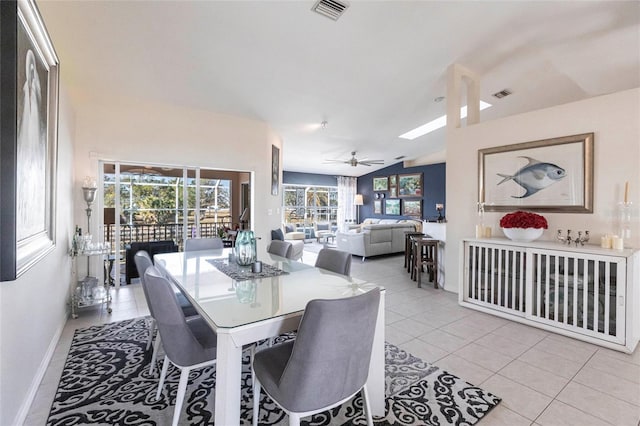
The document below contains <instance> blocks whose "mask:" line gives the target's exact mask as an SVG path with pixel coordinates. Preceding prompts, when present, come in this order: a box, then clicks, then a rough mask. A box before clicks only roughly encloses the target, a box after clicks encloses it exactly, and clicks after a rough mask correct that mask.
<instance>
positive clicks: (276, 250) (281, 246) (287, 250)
mask: <svg viewBox="0 0 640 426" xmlns="http://www.w3.org/2000/svg"><path fill="white" fill-rule="evenodd" d="M291 247H292V244H291V243H289V242H287V241H280V240H273V241H271V243H269V247H267V252H268V253H271V254H275V255H276V256H280V257H286V258H287V259H291V250H292V249H291Z"/></svg>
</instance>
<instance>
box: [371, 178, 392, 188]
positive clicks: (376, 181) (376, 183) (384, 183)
mask: <svg viewBox="0 0 640 426" xmlns="http://www.w3.org/2000/svg"><path fill="white" fill-rule="evenodd" d="M388 189H389V178H388V177H386V176H383V177H374V178H373V190H374V191H387V190H388Z"/></svg>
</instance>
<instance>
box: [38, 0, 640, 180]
mask: <svg viewBox="0 0 640 426" xmlns="http://www.w3.org/2000/svg"><path fill="white" fill-rule="evenodd" d="M313 4H314V2H313V1H306V0H305V1H302V0H300V1H188V0H181V1H40V2H39V3H38V5H39V8H40V10H41V12H42V15H43V18H44V20H45V23H46V25H47V27H48V29H49V32H50V34H51V36H52V39H53V42H54V45H55V47H56V50H57V52H58V54H59V57H60V60H61V70H62V74H63V82H64V84H65V85H66V86H67V88H68V89H69V91H70V93H71V94H72V97H78V96H82V95H84V94H87V93H92V94H96V93H97V94H99V93H110V94H122V95H126V96H131V97H135V98H143V99H147V100H151V101H157V102H168V103H172V104H176V105H180V106H186V107H192V108H199V109H206V110H211V111H216V112H222V113H227V114H234V115H240V116H244V117H249V118H254V119H258V120H263V121H265V122H267V123H268V124H269V125H270V126H271V127H272V128H273V129H274V130H275V131H276V132H278V134H279V135H280V136H281V137H282V138H283V141H284V150H283V156H284V159H283V161H284V164H283V166H284V169H285V170H290V171H306V172H314V173H324V174H335V175H351V176H359V175H362V174H365V173H369V172H371V171H373V170H376V169H377V168H380V167H385V166H387V165H390V164H393V163H396V162H397V161H398V160H395V158H397V157H399V156H405V157H406V159H411V158H415V157H421V156H425V155H433V156H434V158H442V159H444V158H445V157H444V155H445V153H444V149H445V141H444V130H443V129H441V130H438V131H435V132H433V133H430V134H428V135H426V136H422V137H419V138H417V139H415V140H413V141H408V140H404V139H400V138H399V137H398V136H399V135H400V134H402V133H405V132H407V131H409V130H411V129H413V128H414V127H417V126H419V125H421V124H424V123H426V122H427V121H430V120H432V119H434V118H436V117H438V116H440V115H443V114H444V113H445V108H446V105H445V104H446V100H445V101H444V102H435V101H434V99H435V98H437V97H440V96H445V95H446V93H445V78H446V75H445V73H446V69H447V67H448V66H449V65H450V64H452V63H460V64H462V65H464V66H465V67H467V68H470V69H471V70H473V71H475V72H476V73H478V74H479V75H480V77H481V85H482V88H481V98H482V100H484V101H486V102H489V103H491V104H493V107H492V108H489V109H487V110H485V111H483V112H482V120H487V119H493V118H497V117H503V116H507V115H512V114H517V113H522V112H526V111H531V110H535V109H539V108H544V107H548V106H552V105H557V104H562V103H567V102H572V101H576V100H580V99H584V98H588V97H592V96H597V95H602V94H606V93H612V92H616V91H619V90H624V89H629V88H633V87H638V86H640V2H636V1H626V2H615V1H592V2H582V1H564V2H562V1H555V2H538V1H513V2H504V1H495V2H489V1H469V2H467V1H386V2H385V1H357V0H351V1H350V5H349V7H348V9H347V10H346V12H345V13H344V15H343V16H342V17H341V18H340V19H339V20H337V21H333V20H330V19H328V18H326V17H323V16H320V15H318V14H316V13H314V12H312V11H311V7H312V6H313ZM502 89H509V90H510V91H512V92H513V94H512V95H510V96H508V97H506V98H503V99H501V100H499V99H496V98H494V97H492V96H491V95H492V94H493V93H495V92H498V91H500V90H502ZM322 121H326V122H327V124H326V127H325V128H322V126H321V125H320V124H321V122H322ZM351 151H357V155H356V156H357V157H358V159H363V158H368V159H373V160H377V159H381V160H384V163H385V164H384V165H374V166H370V167H366V166H361V165H359V166H357V167H351V166H350V165H348V164H336V163H331V164H327V163H325V162H324V161H323V160H325V159H344V160H348V159H349V158H350V157H351V154H350V153H351Z"/></svg>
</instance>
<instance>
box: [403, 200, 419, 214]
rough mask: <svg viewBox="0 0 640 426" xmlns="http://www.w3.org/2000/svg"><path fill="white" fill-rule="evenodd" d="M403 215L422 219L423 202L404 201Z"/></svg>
mask: <svg viewBox="0 0 640 426" xmlns="http://www.w3.org/2000/svg"><path fill="white" fill-rule="evenodd" d="M402 215H403V216H416V217H422V200H404V202H403V203H402Z"/></svg>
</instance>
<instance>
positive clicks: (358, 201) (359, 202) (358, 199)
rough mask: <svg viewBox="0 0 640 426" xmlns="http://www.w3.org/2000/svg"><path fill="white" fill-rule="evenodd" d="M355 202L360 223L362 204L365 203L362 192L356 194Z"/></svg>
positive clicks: (357, 221) (357, 220)
mask: <svg viewBox="0 0 640 426" xmlns="http://www.w3.org/2000/svg"><path fill="white" fill-rule="evenodd" d="M353 204H355V206H356V223H360V206H362V205H363V204H364V200H363V199H362V194H356V196H355V198H354V199H353Z"/></svg>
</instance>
